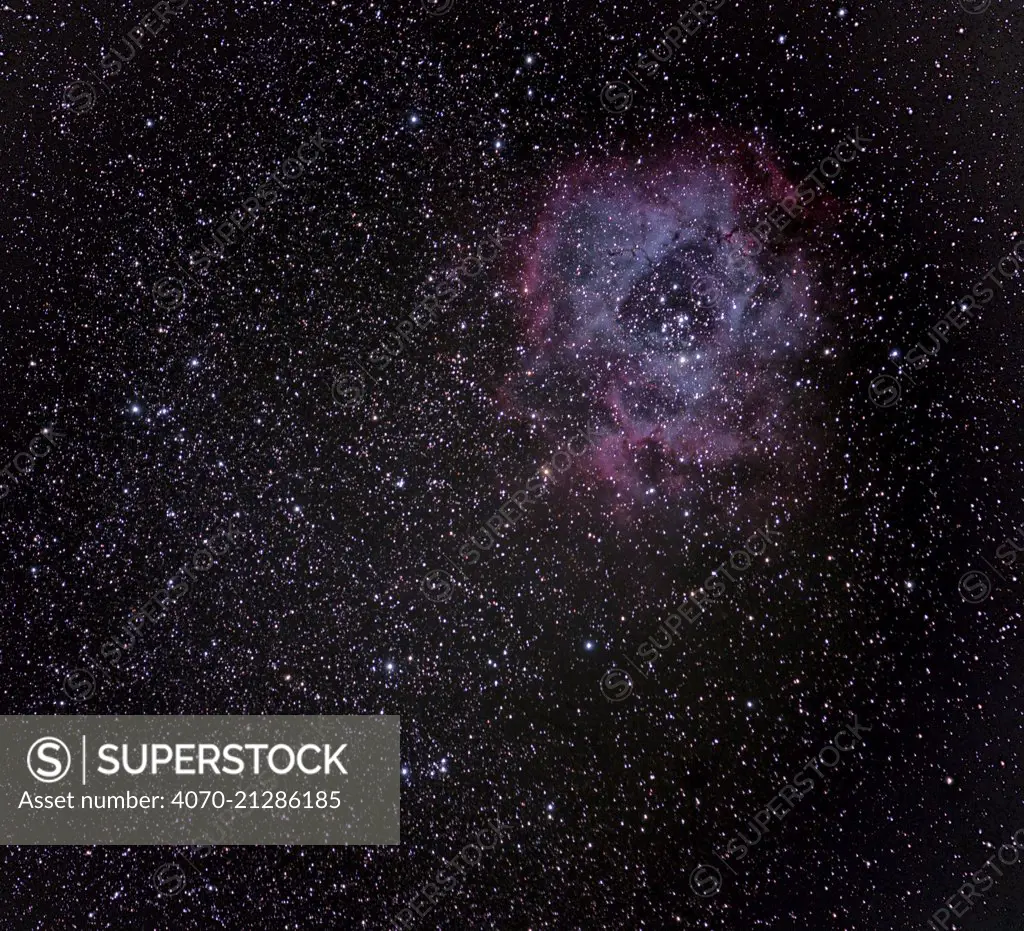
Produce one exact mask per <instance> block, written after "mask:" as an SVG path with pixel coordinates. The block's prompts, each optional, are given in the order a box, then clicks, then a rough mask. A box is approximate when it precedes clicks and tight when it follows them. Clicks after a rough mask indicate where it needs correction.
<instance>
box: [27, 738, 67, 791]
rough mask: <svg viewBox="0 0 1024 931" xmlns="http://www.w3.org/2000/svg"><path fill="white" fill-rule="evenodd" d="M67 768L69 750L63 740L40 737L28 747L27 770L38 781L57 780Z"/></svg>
mask: <svg viewBox="0 0 1024 931" xmlns="http://www.w3.org/2000/svg"><path fill="white" fill-rule="evenodd" d="M41 763H42V764H44V765H40V764H41ZM69 769H71V751H70V750H69V749H68V745H67V744H66V743H64V741H63V740H58V739H57V738H56V737H40V738H39V740H37V741H36V742H35V743H34V744H32V746H31V747H29V748H28V771H29V772H30V773H31V774H32V776H33V777H34V778H35V779H36V780H38V781H39V782H59V781H60V780H61V779H63V778H64V777H65V776H66V775H67V774H68V770H69Z"/></svg>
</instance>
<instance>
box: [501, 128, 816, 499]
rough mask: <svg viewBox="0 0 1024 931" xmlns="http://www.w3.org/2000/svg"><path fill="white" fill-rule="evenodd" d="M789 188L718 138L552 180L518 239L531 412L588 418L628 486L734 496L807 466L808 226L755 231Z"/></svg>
mask: <svg viewBox="0 0 1024 931" xmlns="http://www.w3.org/2000/svg"><path fill="white" fill-rule="evenodd" d="M793 191H794V188H793V185H792V184H791V183H790V182H788V181H787V180H786V179H785V178H784V177H783V175H782V174H781V172H780V171H779V170H778V169H777V168H776V167H775V165H774V164H773V163H772V162H771V160H770V159H769V158H768V157H767V156H765V155H764V154H763V153H762V152H761V151H760V150H759V149H758V148H756V147H755V146H753V145H746V144H743V143H736V142H728V143H724V142H721V141H719V142H713V143H710V144H707V147H706V148H705V151H704V153H702V154H699V155H694V154H684V155H677V156H674V157H672V158H669V159H664V160H661V161H658V162H651V163H648V162H646V161H643V160H637V161H635V162H626V161H624V160H613V161H605V162H601V163H593V162H591V163H588V164H587V165H585V166H583V167H580V168H578V169H576V170H573V171H572V172H570V173H568V174H567V175H566V176H565V177H563V178H562V179H561V180H560V182H559V183H558V185H557V186H556V189H555V191H554V193H553V194H552V196H551V197H550V199H549V201H548V203H547V205H546V207H545V209H544V210H543V212H542V214H541V216H540V219H539V220H538V222H537V225H536V228H535V230H534V233H533V235H532V236H531V238H530V240H529V242H528V244H527V245H526V248H525V254H526V256H525V261H524V267H523V280H522V285H521V286H522V292H523V296H524V327H525V330H526V333H525V344H526V356H525V359H524V364H523V367H522V370H521V371H520V372H518V373H517V374H516V376H515V378H514V379H513V381H514V384H513V386H512V390H511V395H512V396H513V397H514V398H515V399H516V402H517V403H518V404H519V405H520V407H521V409H522V410H524V411H525V412H528V413H529V414H530V416H532V417H533V418H534V419H536V420H538V421H540V422H541V423H553V422H555V421H564V420H568V421H572V422H575V423H581V422H582V423H585V424H586V425H588V426H592V427H595V428H596V429H597V431H598V433H599V435H600V441H599V444H598V449H597V452H596V454H595V457H594V460H593V462H592V463H591V467H592V469H593V470H594V472H595V473H596V474H597V475H598V476H599V477H600V479H602V480H603V481H604V482H606V483H609V484H610V485H612V486H614V488H615V489H616V491H618V492H619V493H620V496H622V495H623V494H625V495H627V496H629V497H631V498H633V499H634V500H639V499H642V498H643V497H644V496H649V495H652V494H659V493H660V494H670V495H672V496H674V497H679V498H681V499H684V500H685V499H698V498H699V499H703V500H706V501H707V500H710V499H712V498H714V499H715V501H717V503H719V504H727V503H730V502H731V503H732V504H734V505H735V504H739V503H740V498H744V499H746V500H750V499H752V498H758V499H760V498H769V499H771V498H775V497H776V496H777V495H779V494H783V493H785V494H787V497H789V498H790V500H792V498H793V494H792V488H791V487H789V486H791V485H792V484H793V483H794V482H795V481H804V482H806V481H810V474H809V473H810V472H813V471H814V463H815V462H816V459H817V457H816V455H815V452H814V446H815V444H816V442H818V441H819V432H820V431H819V428H818V423H817V421H818V418H817V417H816V416H814V410H815V408H816V399H815V398H814V395H815V393H816V389H815V388H814V387H813V385H812V381H811V380H810V379H811V374H810V371H809V367H810V368H813V365H812V363H813V362H814V361H818V360H820V359H821V358H822V357H823V356H825V357H827V355H828V352H829V351H830V350H828V348H827V344H826V343H825V342H824V339H825V333H826V325H825V321H824V319H823V316H822V312H821V307H822V298H821V294H820V291H821V288H820V286H819V284H818V282H817V278H816V275H815V271H814V260H813V259H812V258H811V257H810V254H809V253H810V250H809V249H807V248H806V247H805V243H804V237H803V235H802V234H800V233H797V235H792V233H791V232H790V231H787V236H785V237H781V236H778V237H772V236H767V237H766V239H767V242H766V243H764V244H763V245H762V244H761V243H759V241H758V240H756V239H754V238H753V237H752V235H751V231H752V230H753V229H754V228H755V226H756V224H757V223H758V222H759V221H760V220H762V219H763V218H764V216H765V215H767V214H768V213H770V212H771V211H772V210H773V209H774V208H776V207H777V205H778V204H779V203H780V201H781V200H782V198H783V197H785V196H787V195H791V194H792V193H793ZM826 209H827V208H826Z"/></svg>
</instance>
